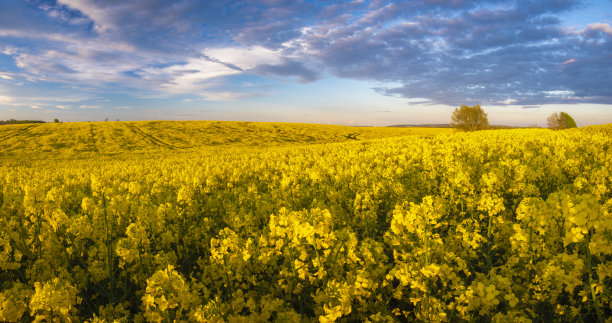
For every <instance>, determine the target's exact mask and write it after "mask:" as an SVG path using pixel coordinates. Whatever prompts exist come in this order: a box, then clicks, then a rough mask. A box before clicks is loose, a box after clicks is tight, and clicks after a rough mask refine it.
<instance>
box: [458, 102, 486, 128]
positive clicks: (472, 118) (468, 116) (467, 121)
mask: <svg viewBox="0 0 612 323" xmlns="http://www.w3.org/2000/svg"><path fill="white" fill-rule="evenodd" d="M450 126H451V127H453V128H456V129H458V130H461V131H476V130H484V129H488V128H489V119H487V114H486V113H485V112H484V110H483V109H482V108H481V107H480V105H475V106H473V107H468V106H467V105H462V106H461V107H459V108H457V109H455V111H453V115H452V116H451V122H450Z"/></svg>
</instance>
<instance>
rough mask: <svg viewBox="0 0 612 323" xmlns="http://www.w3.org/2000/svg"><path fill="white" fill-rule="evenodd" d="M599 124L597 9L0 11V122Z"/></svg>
mask: <svg viewBox="0 0 612 323" xmlns="http://www.w3.org/2000/svg"><path fill="white" fill-rule="evenodd" d="M464 104H465V105H470V106H472V105H476V104H479V105H480V106H481V107H483V109H484V110H485V112H487V114H488V118H489V122H490V123H491V124H501V125H512V126H533V125H538V126H545V125H546V118H547V116H548V115H550V114H551V113H553V112H560V111H565V112H567V113H569V114H570V115H571V116H572V117H573V118H574V119H575V120H576V123H577V124H578V125H579V126H585V125H591V124H605V123H612V0H515V1H499V0H490V1H471V0H422V1H416V0H415V1H378V0H370V1H367V0H354V1H329V0H234V1H224V0H215V1H200V0H175V1H162V0H132V1H125V0H106V1H97V0H40V1H34V0H0V120H6V119H11V118H13V119H34V120H44V121H52V120H53V119H54V118H57V119H59V120H60V121H101V120H105V119H109V120H117V119H119V120H238V121H280V122H307V123H323V124H340V125H363V126H385V125H393V124H425V123H448V122H449V121H450V115H451V113H452V111H453V110H454V109H455V108H457V107H459V106H461V105H464Z"/></svg>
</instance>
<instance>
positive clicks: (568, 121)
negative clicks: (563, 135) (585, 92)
mask: <svg viewBox="0 0 612 323" xmlns="http://www.w3.org/2000/svg"><path fill="white" fill-rule="evenodd" d="M561 120H563V122H564V123H565V128H576V121H574V118H572V117H571V116H570V115H569V114H567V113H565V112H561Z"/></svg>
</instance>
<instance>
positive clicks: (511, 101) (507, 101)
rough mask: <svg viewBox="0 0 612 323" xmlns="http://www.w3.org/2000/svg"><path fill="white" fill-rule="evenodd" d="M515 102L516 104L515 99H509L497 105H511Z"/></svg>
mask: <svg viewBox="0 0 612 323" xmlns="http://www.w3.org/2000/svg"><path fill="white" fill-rule="evenodd" d="M516 102H518V100H516V99H511V98H507V99H506V100H504V101H501V102H499V103H503V104H512V103H516Z"/></svg>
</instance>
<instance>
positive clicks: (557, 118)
mask: <svg viewBox="0 0 612 323" xmlns="http://www.w3.org/2000/svg"><path fill="white" fill-rule="evenodd" d="M546 122H547V123H548V128H550V129H552V130H560V129H568V128H576V121H574V118H572V117H571V116H570V115H569V114H567V113H565V112H561V113H559V112H555V113H553V114H551V115H550V116H548V119H547V120H546Z"/></svg>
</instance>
